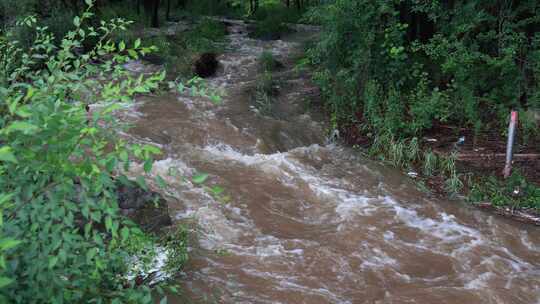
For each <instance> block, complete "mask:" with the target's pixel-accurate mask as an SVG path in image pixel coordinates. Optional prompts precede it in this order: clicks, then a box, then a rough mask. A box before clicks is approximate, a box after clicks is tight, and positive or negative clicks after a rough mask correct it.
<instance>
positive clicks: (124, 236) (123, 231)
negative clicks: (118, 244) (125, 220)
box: [120, 227, 129, 240]
mask: <svg viewBox="0 0 540 304" xmlns="http://www.w3.org/2000/svg"><path fill="white" fill-rule="evenodd" d="M120 235H121V236H122V239H123V240H127V238H128V237H129V228H127V227H122V229H120Z"/></svg>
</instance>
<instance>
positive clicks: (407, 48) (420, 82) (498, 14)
mask: <svg viewBox="0 0 540 304" xmlns="http://www.w3.org/2000/svg"><path fill="white" fill-rule="evenodd" d="M499 4H500V3H499V2H486V1H469V2H466V3H455V2H454V1H398V2H396V1H390V0H377V1H349V0H336V1H331V2H327V4H325V5H321V6H319V7H317V8H315V9H313V10H311V11H310V13H309V15H308V18H309V20H310V21H312V22H316V23H321V24H322V25H323V33H322V37H321V40H320V41H319V42H318V43H317V45H316V46H315V47H313V48H311V49H310V50H309V54H308V59H309V60H310V63H311V64H312V66H313V67H314V68H315V69H316V72H315V77H314V79H315V81H316V82H317V84H318V85H319V86H320V88H321V90H322V93H323V95H324V97H325V100H326V105H327V107H328V109H329V110H330V111H331V113H332V122H333V124H334V128H338V129H343V130H353V132H355V133H359V134H362V135H363V136H365V137H368V138H371V140H372V141H373V143H374V144H373V147H372V152H373V151H375V154H377V155H383V156H384V158H387V159H390V160H391V162H392V163H394V164H395V165H396V166H400V167H405V168H407V167H411V166H414V165H415V164H416V167H419V168H421V170H420V171H424V172H425V173H427V174H437V173H438V174H442V175H443V176H444V177H445V179H447V182H446V189H447V190H448V191H450V192H457V191H459V190H460V189H461V188H463V186H464V182H465V180H464V177H465V176H462V175H460V174H459V173H458V172H457V170H456V169H455V161H440V160H437V158H436V157H435V155H433V154H432V153H431V152H429V151H428V152H425V153H418V154H424V157H422V158H418V157H410V156H407V155H406V154H407V153H406V151H405V150H407V146H408V145H409V144H410V141H412V140H415V139H421V138H423V137H424V136H425V135H426V134H427V133H428V131H431V130H437V129H436V128H437V127H438V126H441V125H449V126H452V127H453V128H455V129H456V130H459V129H466V130H471V131H472V132H473V134H474V137H477V136H481V135H482V134H483V133H485V132H486V131H489V130H500V133H501V134H504V132H505V129H506V127H507V123H508V113H509V111H510V109H517V110H519V111H521V112H522V117H524V121H523V126H524V127H522V128H520V134H519V138H521V139H523V141H533V140H538V139H540V128H538V123H537V121H535V120H534V119H531V117H532V115H530V114H529V115H525V113H535V112H537V111H538V110H539V109H540V98H539V96H540V95H539V92H540V88H539V87H538V86H539V82H538V81H537V80H538V79H539V78H540V69H539V67H540V57H539V54H540V43H539V41H540V36H539V35H540V34H539V33H540V32H539V30H540V20H539V19H538V16H540V14H538V12H539V10H540V5H539V4H538V2H537V1H522V2H519V3H513V4H511V5H510V2H508V3H507V4H508V5H499ZM435 132H436V131H435ZM345 133H346V132H345ZM472 140H473V141H474V140H475V139H472ZM416 146H418V149H420V150H422V149H423V148H422V146H423V143H422V142H418V141H417V142H416ZM415 149H416V148H415ZM437 166H442V167H444V168H440V169H437ZM422 169H423V170H422ZM532 199H534V198H532ZM536 199H537V198H536Z"/></svg>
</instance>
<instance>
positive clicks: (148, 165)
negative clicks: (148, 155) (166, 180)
mask: <svg viewBox="0 0 540 304" xmlns="http://www.w3.org/2000/svg"><path fill="white" fill-rule="evenodd" d="M153 164H154V162H153V161H152V159H147V160H146V161H145V162H144V172H146V173H150V171H152V165H153Z"/></svg>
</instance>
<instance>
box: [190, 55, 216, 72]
mask: <svg viewBox="0 0 540 304" xmlns="http://www.w3.org/2000/svg"><path fill="white" fill-rule="evenodd" d="M218 66H219V61H218V60H217V58H216V54H214V53H204V54H202V55H201V56H200V57H199V59H198V60H197V61H195V64H194V71H193V72H194V73H195V75H197V76H199V77H202V78H207V77H211V76H214V75H215V74H216V71H217V69H218Z"/></svg>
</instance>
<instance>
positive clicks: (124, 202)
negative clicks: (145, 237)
mask: <svg viewBox="0 0 540 304" xmlns="http://www.w3.org/2000/svg"><path fill="white" fill-rule="evenodd" d="M117 194H118V206H119V207H120V209H121V213H122V214H123V215H125V216H127V217H129V218H130V219H132V220H133V221H134V222H135V223H136V224H138V225H139V226H140V227H141V228H142V229H143V230H146V231H152V232H155V231H158V230H160V229H161V228H163V227H166V226H170V225H171V224H172V220H171V217H170V215H169V210H168V206H167V201H166V200H165V199H164V198H163V197H162V196H161V195H159V194H158V193H156V192H152V191H147V190H144V189H142V188H140V187H138V186H131V185H130V186H126V185H120V186H118V188H117Z"/></svg>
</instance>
